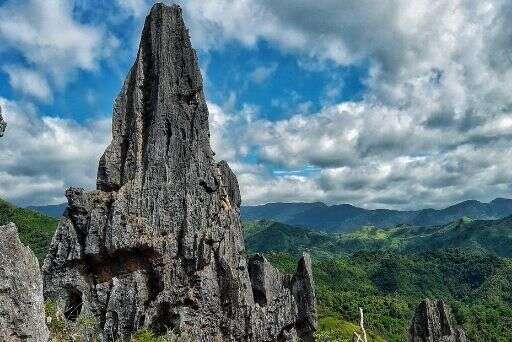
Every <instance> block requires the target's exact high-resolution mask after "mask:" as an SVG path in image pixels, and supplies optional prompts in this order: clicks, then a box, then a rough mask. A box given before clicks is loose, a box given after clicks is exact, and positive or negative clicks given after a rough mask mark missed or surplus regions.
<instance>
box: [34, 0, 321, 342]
mask: <svg viewBox="0 0 512 342" xmlns="http://www.w3.org/2000/svg"><path fill="white" fill-rule="evenodd" d="M112 133H113V138H112V142H111V144H110V145H109V146H108V147H107V149H106V151H105V153H104V154H103V156H102V157H101V159H100V162H99V167H98V175H97V190H95V191H91V192H85V191H83V190H81V189H77V188H71V189H69V190H68V191H67V192H66V196H67V199H68V207H67V209H66V211H65V213H64V216H63V217H62V218H61V221H60V223H59V227H58V229H57V232H56V234H55V236H54V238H53V241H52V245H51V248H50V251H49V254H48V256H47V258H46V260H45V263H44V267H43V277H44V285H45V289H44V291H45V296H46V297H47V298H49V299H52V300H55V301H56V302H57V305H58V307H59V308H60V309H61V311H62V312H63V313H64V315H65V316H66V318H67V319H69V320H76V319H77V317H78V316H79V315H82V314H85V315H88V316H92V317H94V318H95V320H96V321H97V324H98V326H99V330H100V331H101V334H102V337H103V340H105V341H111V340H116V341H119V340H127V339H128V338H129V336H130V334H132V333H133V332H134V331H137V330H139V329H141V328H143V327H147V328H149V329H151V330H152V331H154V332H155V333H156V334H157V335H162V334H165V333H166V332H167V331H174V332H175V333H176V334H180V335H181V336H187V337H189V339H190V340H193V341H237V342H238V341H297V340H298V339H299V338H303V339H304V340H309V339H311V336H312V333H313V331H314V329H315V325H316V308H315V294H314V290H313V279H312V271H311V261H310V259H309V257H308V256H307V255H305V256H304V257H303V258H302V259H301V260H300V261H299V265H298V268H297V272H296V273H295V274H294V275H284V274H281V273H280V272H278V271H277V270H276V269H275V268H274V267H272V266H271V265H270V264H269V262H268V261H267V260H265V258H263V257H262V256H254V257H252V258H248V257H247V256H246V252H245V249H244V242H243V238H242V234H241V226H240V219H239V211H240V203H241V200H240V192H239V189H238V183H237V179H236V177H235V175H234V174H233V172H232V171H231V169H230V168H229V166H228V164H227V163H226V162H220V163H217V162H216V161H215V160H214V153H213V152H212V150H211V147H210V142H209V127H208V109H207V106H206V102H205V98H204V95H203V85H202V78H201V74H200V71H199V66H198V61H197V58H196V54H195V51H194V50H193V49H192V47H191V43H190V39H189V36H188V31H187V29H186V28H185V25H184V22H183V19H182V13H181V9H180V8H179V7H178V6H175V5H174V6H166V5H163V4H156V5H154V6H153V8H152V9H151V12H150V14H149V15H148V17H147V18H146V21H145V25H144V29H143V32H142V38H141V41H140V47H139V50H138V54H137V58H136V61H135V63H134V65H133V67H132V68H131V70H130V71H129V74H128V76H127V78H126V80H125V83H124V85H123V88H122V90H121V92H120V94H119V96H118V97H117V99H116V101H115V104H114V110H113V127H112Z"/></svg>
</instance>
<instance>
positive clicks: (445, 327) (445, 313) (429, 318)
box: [407, 299, 468, 342]
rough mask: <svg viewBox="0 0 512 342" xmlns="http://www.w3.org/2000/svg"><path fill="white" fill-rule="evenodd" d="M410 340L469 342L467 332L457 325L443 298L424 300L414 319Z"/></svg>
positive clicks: (422, 341) (418, 341) (410, 329)
mask: <svg viewBox="0 0 512 342" xmlns="http://www.w3.org/2000/svg"><path fill="white" fill-rule="evenodd" d="M407 341H408V342H467V341H468V340H467V338H466V334H465V333H464V330H462V329H461V328H460V327H457V326H455V322H454V319H453V316H452V314H451V312H450V308H449V307H448V306H447V305H446V303H445V302H443V301H442V300H431V299H425V300H423V301H422V302H421V303H420V305H419V306H418V308H417V309H416V312H415V314H414V317H413V319H412V323H411V327H410V328H409V337H408V339H407Z"/></svg>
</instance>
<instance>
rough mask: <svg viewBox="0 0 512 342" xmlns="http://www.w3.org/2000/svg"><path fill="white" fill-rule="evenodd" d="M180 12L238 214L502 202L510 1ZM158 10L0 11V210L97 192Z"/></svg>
mask: <svg viewBox="0 0 512 342" xmlns="http://www.w3.org/2000/svg"><path fill="white" fill-rule="evenodd" d="M178 3H180V5H181V6H182V8H183V10H184V15H185V20H186V22H187V25H188V26H189V28H190V34H191V37H192V40H193V44H194V46H195V47H196V49H197V50H198V52H199V56H200V62H201V65H202V69H203V73H204V78H205V84H206V89H205V91H206V95H207V98H208V99H209V108H210V128H211V131H212V143H213V148H214V150H215V151H216V152H217V156H218V158H219V159H221V158H223V159H226V160H228V161H229V162H230V165H231V166H232V168H233V169H234V171H235V172H236V173H237V175H238V180H239V183H240V185H241V190H242V196H243V197H242V198H243V200H244V203H245V204H257V203H265V202H273V201H324V202H327V203H352V204H356V205H359V206H363V207H370V208H375V207H388V208H400V209H413V208H421V207H443V206H446V205H449V204H452V203H454V202H458V201H461V200H465V199H470V198H471V199H478V200H484V201H488V200H490V199H492V198H495V197H510V193H511V179H512V141H511V138H512V86H511V85H512V27H511V26H510V25H508V24H507V23H509V22H510V20H511V19H512V3H511V2H510V1H505V0H492V1H490V0H489V1H467V0H464V1H463V0H455V1H453V0H450V1H448V0H439V1H434V2H432V1H426V0H425V1H424V0H415V1H414V2H412V1H406V0H394V1H380V2H375V1H366V0H363V1H346V2H341V3H340V2H339V1H336V0H320V1H319V0H316V1H312V0H299V1H297V0H294V1H291V0H283V1H269V0H238V1H231V0H215V1H203V0H187V1H178ZM151 5H152V2H151V1H145V0H117V1H116V2H112V3H105V2H103V1H99V0H97V1H83V0H75V1H60V0H53V1H36V0H28V1H23V2H20V1H9V0H8V1H4V2H1V1H0V40H1V41H2V42H5V44H2V45H1V46H0V56H1V58H2V61H5V62H4V63H2V65H0V81H1V82H0V105H1V106H2V107H3V108H4V113H5V115H4V116H5V118H6V120H7V121H8V122H9V131H8V133H7V134H6V136H5V137H4V138H3V140H2V141H0V145H2V151H3V152H2V155H1V156H0V197H1V198H6V199H9V200H12V201H14V202H16V203H19V204H21V205H27V204H47V203H58V202H60V201H62V200H63V191H64V189H65V188H66V187H69V186H77V185H80V186H84V187H93V186H94V179H95V173H96V172H95V170H96V165H97V159H98V156H99V155H100V154H101V152H102V151H103V149H104V148H105V146H106V144H107V143H108V141H109V139H110V132H109V130H110V114H109V113H110V111H111V103H112V100H113V98H114V97H115V95H116V93H117V91H118V90H119V88H120V86H121V81H122V79H123V77H124V74H125V73H126V70H127V69H128V67H129V65H130V63H131V62H132V60H133V56H134V55H135V53H136V46H137V40H138V35H139V32H140V30H141V26H142V23H143V19H144V15H145V14H146V12H147V11H148V10H149V8H150V6H151ZM4 151H6V152H4Z"/></svg>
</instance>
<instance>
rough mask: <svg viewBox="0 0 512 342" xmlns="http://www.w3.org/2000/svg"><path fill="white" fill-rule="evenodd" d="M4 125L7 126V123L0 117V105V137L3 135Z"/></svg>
mask: <svg viewBox="0 0 512 342" xmlns="http://www.w3.org/2000/svg"><path fill="white" fill-rule="evenodd" d="M5 127H7V124H6V123H5V121H4V118H3V117H2V107H0V138H1V137H3V136H4V132H5Z"/></svg>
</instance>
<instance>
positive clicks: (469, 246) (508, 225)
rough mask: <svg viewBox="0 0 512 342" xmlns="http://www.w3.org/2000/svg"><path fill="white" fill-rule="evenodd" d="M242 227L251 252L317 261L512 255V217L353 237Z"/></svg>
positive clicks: (266, 225)
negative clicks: (378, 255)
mask: <svg viewBox="0 0 512 342" xmlns="http://www.w3.org/2000/svg"><path fill="white" fill-rule="evenodd" d="M243 226H244V236H245V241H246V246H247V249H248V250H249V251H250V252H251V253H269V252H275V251H278V252H282V251H284V252H286V253H290V254H292V255H300V254H301V253H302V252H304V251H309V252H310V253H311V254H312V255H313V256H316V257H331V256H339V255H351V254H353V253H357V252H361V251H382V252H384V251H396V252H400V253H417V252H428V251H437V250H445V249H463V250H471V251H480V252H482V253H486V254H494V255H498V256H501V257H512V216H507V217H505V218H501V219H497V220H471V219H469V218H463V219H459V220H456V221H453V222H450V223H447V224H443V225H436V226H428V227H421V226H412V225H397V226H395V227H391V228H386V229H379V228H375V227H362V228H360V229H357V230H355V231H353V232H350V233H325V232H316V231H312V230H308V229H304V228H300V227H294V226H290V225H287V224H284V223H280V222H273V221H266V220H259V221H246V222H244V225H243Z"/></svg>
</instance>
